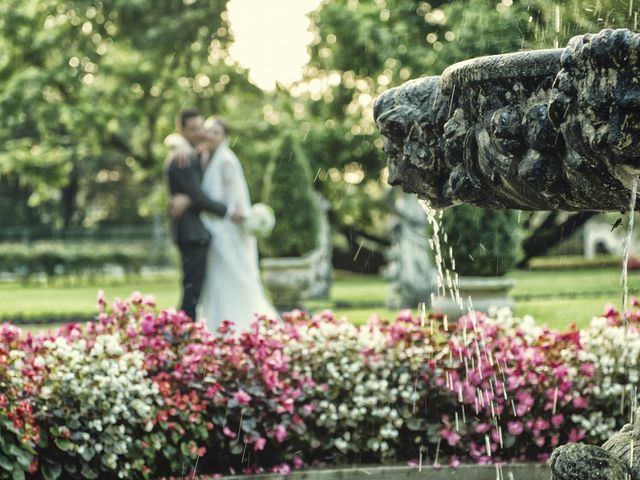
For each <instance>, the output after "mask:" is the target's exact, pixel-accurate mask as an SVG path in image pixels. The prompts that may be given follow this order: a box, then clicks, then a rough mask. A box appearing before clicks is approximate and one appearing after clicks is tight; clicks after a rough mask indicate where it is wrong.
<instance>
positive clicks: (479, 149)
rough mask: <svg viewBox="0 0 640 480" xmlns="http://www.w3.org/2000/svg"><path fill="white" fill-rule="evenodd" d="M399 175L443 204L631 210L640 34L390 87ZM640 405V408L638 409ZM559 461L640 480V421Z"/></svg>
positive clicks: (383, 114) (475, 64) (639, 156)
mask: <svg viewBox="0 0 640 480" xmlns="http://www.w3.org/2000/svg"><path fill="white" fill-rule="evenodd" d="M374 115H375V119H376V123H377V125H378V128H379V129H380V131H381V132H382V134H383V135H384V137H385V146H384V150H385V152H386V153H387V154H388V166H389V183H391V184H392V185H399V186H401V187H402V189H403V190H404V191H405V192H408V193H416V194H417V195H418V196H419V197H420V198H422V199H423V200H425V201H426V202H427V203H429V204H430V205H431V206H432V207H435V208H446V207H449V206H453V205H457V204H461V203H467V204H471V205H475V206H478V207H485V208H496V209H509V208H513V209H520V210H565V211H587V210H589V211H626V210H628V209H629V207H630V201H629V199H630V196H631V191H632V189H633V184H634V182H636V181H637V176H638V174H640V34H637V33H633V32H631V31H629V30H623V29H621V30H603V31H602V32H600V33H598V34H586V35H580V36H577V37H574V38H573V39H571V41H570V42H569V44H568V45H567V47H566V48H564V49H553V50H539V51H528V52H518V53H512V54H506V55H496V56H489V57H482V58H476V59H472V60H468V61H465V62H461V63H457V64H455V65H453V66H451V67H449V68H448V69H446V70H445V71H444V72H443V74H442V76H439V77H437V76H435V77H426V78H421V79H417V80H413V81H410V82H408V83H406V84H404V85H402V86H400V87H397V88H394V89H391V90H389V91H387V92H385V93H384V94H383V95H381V96H380V98H378V100H377V101H376V104H375V109H374ZM639 413H640V412H639ZM635 418H636V420H635V421H634V422H633V423H631V424H629V425H627V426H625V427H624V428H623V429H622V430H621V431H620V432H619V433H618V434H617V435H615V436H614V437H612V438H611V439H610V440H608V441H607V442H605V443H604V445H603V446H602V447H598V446H594V445H584V444H574V445H565V446H563V447H560V448H559V449H557V450H556V451H555V452H554V454H553V456H552V459H551V471H552V476H553V478H554V479H556V480H591V479H593V480H595V479H601V480H605V479H606V480H623V479H626V478H631V479H633V480H640V420H639V418H640V417H638V415H636V417H635Z"/></svg>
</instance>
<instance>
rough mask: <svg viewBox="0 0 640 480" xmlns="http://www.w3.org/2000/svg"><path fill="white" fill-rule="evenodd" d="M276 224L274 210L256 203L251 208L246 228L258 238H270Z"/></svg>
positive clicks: (245, 224) (245, 222) (245, 223)
mask: <svg viewBox="0 0 640 480" xmlns="http://www.w3.org/2000/svg"><path fill="white" fill-rule="evenodd" d="M275 224H276V217H275V215H274V214H273V209H272V208H271V207H270V206H269V205H266V204H264V203H256V204H255V205H252V206H251V210H250V211H249V214H248V215H247V218H246V220H245V221H244V227H245V228H246V229H247V231H248V232H249V233H251V234H252V235H255V236H256V237H260V238H264V237H268V236H269V234H270V233H271V231H272V230H273V227H274V226H275Z"/></svg>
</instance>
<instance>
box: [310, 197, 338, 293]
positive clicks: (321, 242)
mask: <svg viewBox="0 0 640 480" xmlns="http://www.w3.org/2000/svg"><path fill="white" fill-rule="evenodd" d="M314 195H315V199H316V203H317V205H318V211H319V212H320V215H319V217H318V223H319V228H318V243H317V245H318V246H317V247H316V249H315V250H314V251H313V252H312V253H311V255H312V256H313V258H314V261H313V270H312V278H311V288H310V289H309V293H308V295H307V296H308V298H312V299H327V298H329V292H330V291H331V284H332V283H333V264H332V263H331V260H332V257H333V246H332V244H331V224H330V222H329V210H330V208H331V204H330V203H329V200H327V199H326V198H325V197H324V196H323V195H322V194H320V193H318V192H315V191H314Z"/></svg>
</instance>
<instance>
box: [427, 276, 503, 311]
mask: <svg viewBox="0 0 640 480" xmlns="http://www.w3.org/2000/svg"><path fill="white" fill-rule="evenodd" d="M514 285H515V282H514V280H512V279H510V278H505V277H460V278H459V288H460V298H461V299H462V304H463V308H460V305H458V303H456V302H454V301H453V299H452V298H451V296H449V297H440V296H438V297H435V298H434V301H433V305H432V306H431V310H432V311H433V312H440V313H444V314H446V315H447V316H448V317H449V318H450V319H457V318H459V317H460V316H462V315H464V314H466V313H467V312H469V310H470V309H471V308H473V310H476V311H480V312H488V311H489V309H490V308H491V307H498V308H501V307H508V308H510V309H512V310H513V309H514V307H515V302H514V301H513V298H511V297H510V296H509V295H508V292H509V290H511V288H513V286H514ZM469 297H471V301H469Z"/></svg>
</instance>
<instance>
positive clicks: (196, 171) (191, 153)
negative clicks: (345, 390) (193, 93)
mask: <svg viewBox="0 0 640 480" xmlns="http://www.w3.org/2000/svg"><path fill="white" fill-rule="evenodd" d="M176 127H177V133H174V134H171V135H170V136H169V137H167V139H166V140H165V144H166V145H167V146H168V147H169V148H170V149H171V151H170V153H169V156H168V157H167V163H166V172H167V176H168V181H169V192H170V194H171V199H170V214H171V223H172V230H173V237H174V241H175V242H176V244H177V246H178V249H179V251H180V256H181V262H182V273H183V279H182V287H183V297H182V305H181V309H182V310H184V311H185V312H186V313H187V315H189V317H191V318H193V319H196V318H198V319H199V320H206V323H207V326H208V328H209V330H210V331H212V332H216V331H217V329H218V327H220V326H221V325H222V323H223V322H224V321H225V320H229V321H232V322H233V323H234V324H235V329H236V330H238V331H242V330H246V328H247V327H248V326H249V325H250V324H251V323H252V322H253V321H254V319H255V315H256V314H262V315H267V316H269V317H271V318H275V317H276V316H277V314H276V311H275V309H274V308H273V306H272V305H271V304H270V303H269V301H268V300H267V298H266V296H265V294H264V289H263V287H262V282H261V280H260V269H259V266H258V248H257V241H256V238H255V236H254V235H253V234H251V233H250V231H249V230H248V229H247V228H245V219H246V217H247V215H249V213H250V211H251V199H250V196H249V189H248V187H247V182H246V179H245V176H244V172H243V170H242V166H241V164H240V162H239V161H238V158H237V157H236V155H235V154H234V153H233V151H232V150H231V148H230V147H229V145H228V141H227V138H228V134H229V132H228V130H229V129H228V127H227V125H226V123H225V122H224V121H223V120H221V119H218V118H210V119H207V120H206V121H204V118H203V117H202V115H200V113H199V112H197V111H196V110H185V111H183V112H181V113H180V115H179V116H178V118H177V120H176Z"/></svg>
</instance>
